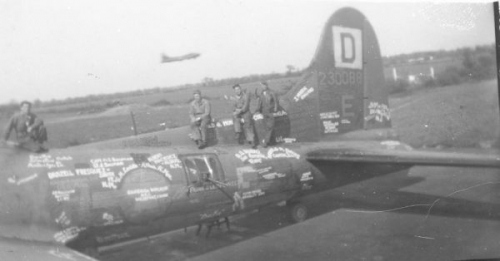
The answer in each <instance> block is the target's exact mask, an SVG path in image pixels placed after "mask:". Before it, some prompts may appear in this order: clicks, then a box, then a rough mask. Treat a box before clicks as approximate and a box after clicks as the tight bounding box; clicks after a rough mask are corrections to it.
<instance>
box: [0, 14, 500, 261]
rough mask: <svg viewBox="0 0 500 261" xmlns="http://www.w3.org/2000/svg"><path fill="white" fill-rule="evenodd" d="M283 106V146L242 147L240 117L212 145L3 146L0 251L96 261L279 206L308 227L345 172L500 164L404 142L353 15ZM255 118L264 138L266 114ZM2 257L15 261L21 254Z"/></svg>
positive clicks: (372, 49) (176, 135)
mask: <svg viewBox="0 0 500 261" xmlns="http://www.w3.org/2000/svg"><path fill="white" fill-rule="evenodd" d="M280 104H281V108H280V110H279V111H278V112H276V113H275V118H276V125H275V130H274V131H275V141H276V144H275V145H273V146H270V147H267V148H260V147H259V148H257V149H251V148H248V147H244V146H242V145H239V144H237V143H236V141H234V140H233V137H234V133H233V126H232V125H233V122H232V120H220V121H214V122H213V123H212V124H211V125H210V128H209V143H208V146H207V147H206V148H205V149H202V150H198V149H197V148H196V147H195V145H194V143H193V142H192V140H190V138H189V137H188V135H187V133H188V132H189V127H187V126H186V127H180V128H176V129H171V130H166V131H161V132H156V133H149V134H143V135H138V136H133V137H127V138H121V139H116V140H110V141H105V142H100V143H95V144H88V145H84V146H79V147H74V148H70V149H57V150H56V149H53V150H50V151H48V152H45V153H31V152H29V151H26V150H24V149H23V148H2V149H1V156H0V162H1V166H2V169H1V170H0V172H1V178H0V182H1V183H0V186H1V188H0V195H1V197H0V234H1V235H2V237H1V239H0V245H2V246H7V245H12V246H15V248H13V249H16V250H17V251H18V252H22V251H25V252H27V253H30V254H33V255H36V256H37V260H67V259H65V258H66V257H71V258H72V259H71V260H91V259H90V257H87V256H84V255H82V254H81V253H80V252H74V251H73V249H74V250H78V251H81V252H83V253H92V252H95V250H96V249H97V248H98V247H102V246H107V245H112V244H116V243H119V242H124V241H130V240H133V239H137V238H141V237H146V236H150V235H154V234H160V233H164V232H167V231H171V230H175V229H179V228H185V227H188V226H193V225H200V226H201V225H204V224H212V223H214V222H217V221H220V220H224V219H225V220H227V217H230V216H232V215H236V214H241V213H245V212H250V211H252V210H255V209H259V208H262V207H265V206H271V205H276V204H281V203H285V205H286V206H287V208H288V209H289V211H290V217H291V218H292V219H293V220H294V221H302V220H304V219H306V218H307V206H305V205H304V204H302V203H300V200H301V198H302V197H304V196H306V195H309V194H312V193H317V192H319V191H323V190H327V189H332V188H336V187H338V186H341V185H342V184H340V183H339V182H338V180H339V179H338V177H341V176H342V175H344V174H346V173H351V172H353V171H358V172H359V173H358V174H359V175H361V176H366V177H367V178H369V177H373V174H377V175H383V174H387V173H393V172H395V171H399V170H402V169H408V168H410V167H412V166H415V165H438V166H441V165H442V166H463V167H491V168H499V167H500V157H498V156H492V155H489V156H488V155H476V154H467V153H458V152H457V153H446V152H439V151H423V150H415V149H413V148H411V147H410V146H409V145H406V144H404V143H402V142H400V141H398V140H397V135H395V133H394V130H392V129H391V116H390V113H389V106H388V92H387V90H386V89H385V83H384V75H383V67H382V59H381V56H380V50H379V45H378V42H377V38H376V35H375V32H374V30H373V28H372V26H371V25H370V23H369V22H368V20H367V19H366V18H365V17H364V16H363V14H361V13H360V12H359V11H357V10H355V9H352V8H342V9H340V10H338V11H336V12H335V13H334V14H333V15H332V16H331V17H330V19H329V20H328V21H327V23H326V25H325V26H324V29H323V32H322V36H321V39H320V42H319V45H318V47H317V50H316V53H315V55H314V57H313V59H312V61H311V64H310V66H309V67H308V69H307V70H306V72H305V73H304V75H303V76H302V77H301V78H300V80H299V81H298V82H297V84H296V85H295V87H293V88H292V89H291V90H290V91H289V92H288V93H287V94H286V95H285V96H284V97H281V102H280ZM254 120H255V125H256V126H255V127H256V130H257V136H258V137H259V136H260V137H262V135H263V134H262V133H261V130H262V129H263V128H262V127H263V126H262V117H260V115H255V117H254ZM34 251H36V252H34ZM17 254H19V253H17ZM3 255H5V254H3ZM19 255H21V254H19ZM1 259H2V260H17V259H16V251H13V252H11V253H10V254H9V255H7V256H6V257H2V258H1Z"/></svg>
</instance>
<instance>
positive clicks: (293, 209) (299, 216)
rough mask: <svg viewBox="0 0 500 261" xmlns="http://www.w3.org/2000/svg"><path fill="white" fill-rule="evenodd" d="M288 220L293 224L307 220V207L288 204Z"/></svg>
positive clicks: (298, 204)
mask: <svg viewBox="0 0 500 261" xmlns="http://www.w3.org/2000/svg"><path fill="white" fill-rule="evenodd" d="M290 218H291V220H292V221H293V222H294V223H299V222H302V221H304V220H306V219H307V207H306V206H305V205H304V204H302V203H300V202H294V203H291V204H290Z"/></svg>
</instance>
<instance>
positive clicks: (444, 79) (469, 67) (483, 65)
mask: <svg viewBox="0 0 500 261" xmlns="http://www.w3.org/2000/svg"><path fill="white" fill-rule="evenodd" d="M431 57H432V58H431ZM446 58H451V59H456V60H458V61H460V62H459V63H458V65H451V66H448V67H446V68H445V69H444V70H443V71H441V72H439V73H436V75H435V77H434V78H431V77H427V78H426V79H424V80H423V81H421V82H420V83H419V84H418V85H420V86H423V87H438V86H447V85H456V84H461V83H465V82H475V81H476V82H477V81H482V80H490V79H494V78H495V77H496V75H497V68H496V50H495V45H494V44H492V45H482V46H476V47H475V48H470V47H467V48H458V49H455V50H450V51H445V50H439V51H429V52H415V53H411V54H401V55H395V56H390V57H383V62H384V66H386V67H389V66H395V65H397V64H403V63H408V61H410V60H413V61H414V62H416V63H418V62H427V61H429V60H431V59H433V60H438V59H446ZM387 85H388V87H389V90H390V93H398V92H403V91H406V90H408V89H409V87H410V86H412V84H411V83H410V82H409V81H408V80H405V79H398V80H396V81H394V80H387ZM412 87H415V86H412ZM417 87H418V86H417Z"/></svg>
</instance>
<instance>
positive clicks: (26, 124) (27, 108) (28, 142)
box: [3, 101, 47, 152]
mask: <svg viewBox="0 0 500 261" xmlns="http://www.w3.org/2000/svg"><path fill="white" fill-rule="evenodd" d="M12 130H14V131H15V132H16V139H17V142H16V143H14V145H17V146H19V147H22V148H25V149H28V150H31V151H34V152H43V151H46V150H47V149H46V148H45V147H44V146H43V143H44V142H45V141H47V129H45V126H44V125H43V120H42V119H40V118H38V117H37V116H36V115H35V114H34V113H32V112H31V103H30V102H28V101H23V102H21V108H20V111H19V112H17V113H15V114H14V115H13V116H12V117H11V118H10V121H9V123H8V124H7V128H6V129H5V132H4V137H3V140H4V142H5V143H8V140H9V136H10V133H11V132H12Z"/></svg>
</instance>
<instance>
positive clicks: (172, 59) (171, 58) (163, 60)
mask: <svg viewBox="0 0 500 261" xmlns="http://www.w3.org/2000/svg"><path fill="white" fill-rule="evenodd" d="M199 56H200V54H199V53H188V54H185V55H181V56H168V55H166V54H162V55H161V63H172V62H180V61H184V60H189V59H196V58H198V57H199Z"/></svg>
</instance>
